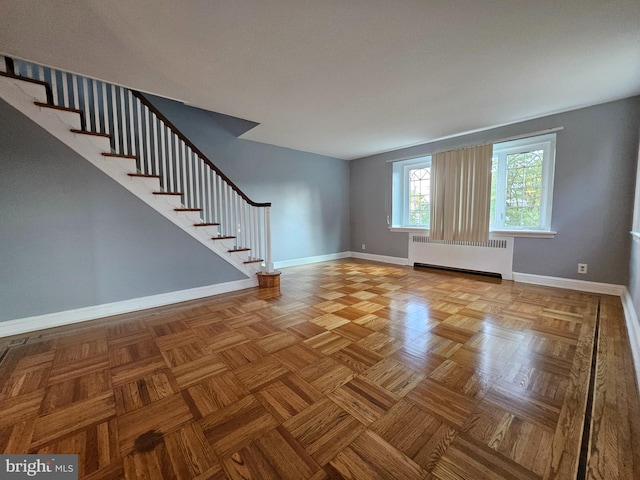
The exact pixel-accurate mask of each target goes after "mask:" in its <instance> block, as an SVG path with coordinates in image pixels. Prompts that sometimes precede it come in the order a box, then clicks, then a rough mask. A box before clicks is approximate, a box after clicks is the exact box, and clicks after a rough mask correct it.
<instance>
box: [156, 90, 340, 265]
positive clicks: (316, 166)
mask: <svg viewBox="0 0 640 480" xmlns="http://www.w3.org/2000/svg"><path fill="white" fill-rule="evenodd" d="M147 97H148V98H149V100H150V101H151V102H152V103H153V104H154V105H155V106H156V107H157V108H158V109H159V110H160V111H161V112H162V113H163V114H164V115H165V116H166V117H167V118H168V119H169V120H170V121H171V122H172V123H173V124H174V125H175V126H176V127H178V129H180V130H181V131H182V132H183V133H184V134H185V135H186V136H187V138H189V139H190V140H191V141H192V142H193V143H194V144H195V145H196V146H197V147H198V148H199V149H200V150H201V151H202V152H203V153H204V154H205V155H207V156H208V157H209V159H210V160H211V161H212V162H213V163H214V164H216V166H218V168H220V169H221V170H222V171H223V172H224V173H225V175H227V177H229V178H230V179H231V181H233V182H234V183H235V184H236V185H237V186H238V187H239V188H240V189H242V191H244V192H245V193H246V194H247V195H248V196H249V198H251V199H252V200H253V201H256V202H271V203H272V209H271V220H272V224H271V226H272V249H273V260H274V261H276V262H278V261H284V260H293V259H298V258H305V257H312V256H317V255H325V254H331V253H338V252H344V251H347V250H349V163H348V162H346V161H344V160H339V159H336V158H332V157H326V156H322V155H316V154H313V153H307V152H301V151H298V150H292V149H288V148H282V147H276V146H272V145H266V144H264V143H258V142H253V141H249V140H243V139H240V138H237V137H236V136H235V135H234V133H238V124H237V122H236V120H237V119H233V118H232V117H227V118H226V119H225V118H224V116H223V115H219V114H213V113H211V112H208V111H205V110H201V109H198V108H194V107H189V106H186V105H184V104H182V103H179V102H175V101H172V100H167V99H164V98H160V97H155V96H152V95H147ZM239 131H242V129H240V130H239Z"/></svg>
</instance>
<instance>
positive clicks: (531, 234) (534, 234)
mask: <svg viewBox="0 0 640 480" xmlns="http://www.w3.org/2000/svg"><path fill="white" fill-rule="evenodd" d="M389 231H390V232H405V233H417V234H423V235H428V234H429V229H428V228H418V227H389ZM631 233H632V234H635V235H637V236H638V238H639V239H640V232H631ZM489 236H495V237H528V238H554V237H555V236H556V232H552V231H541V230H491V231H490V232H489Z"/></svg>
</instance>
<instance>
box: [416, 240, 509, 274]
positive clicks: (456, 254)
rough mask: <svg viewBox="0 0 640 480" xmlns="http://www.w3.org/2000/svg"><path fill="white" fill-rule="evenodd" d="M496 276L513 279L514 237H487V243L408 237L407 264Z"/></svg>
mask: <svg viewBox="0 0 640 480" xmlns="http://www.w3.org/2000/svg"><path fill="white" fill-rule="evenodd" d="M416 263H421V264H425V265H433V266H438V267H446V268H453V269H459V270H469V271H475V272H487V273H497V274H500V275H501V276H502V278H503V279H505V280H511V279H512V278H513V271H512V270H513V237H500V238H490V239H489V240H488V241H487V242H458V241H452V240H432V239H431V238H429V236H427V235H413V234H410V235H409V265H414V264H416Z"/></svg>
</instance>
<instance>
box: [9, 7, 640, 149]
mask: <svg viewBox="0 0 640 480" xmlns="http://www.w3.org/2000/svg"><path fill="white" fill-rule="evenodd" d="M0 52H4V53H6V54H8V55H14V56H16V57H19V58H25V59H29V60H32V61H35V62H39V63H43V64H46V65H51V66H56V67H59V68H63V69H66V70H69V71H73V72H77V73H82V74H85V75H88V76H92V77H95V78H99V79H103V80H107V81H111V82H114V83H118V84H122V85H126V86H129V87H132V88H136V89H139V90H143V91H147V92H151V93H156V94H159V95H162V96H166V97H169V98H175V99H179V100H182V101H184V102H186V103H188V104H190V105H194V106H197V107H201V108H205V109H208V110H212V111H215V112H220V113H224V114H227V115H232V116H236V117H240V118H245V119H247V120H252V121H255V122H259V123H260V125H259V126H257V127H256V128H254V129H252V130H250V131H248V132H247V133H245V134H244V135H243V136H242V138H246V139H250V140H255V141H259V142H264V143H269V144H273V145H280V146H285V147H290V148H295V149H298V150H305V151H309V152H316V153H321V154H325V155H331V156H334V157H338V158H344V159H353V158H359V157H362V156H367V155H371V154H375V153H379V152H383V151H389V150H393V149H396V148H400V147H405V146H410V145H416V144H419V143H424V142H427V141H430V140H434V139H437V138H442V137H446V136H451V135H456V134H460V133H463V132H468V131H473V130H478V129H485V128H489V127H492V126H497V125H503V124H507V123H513V122H517V121H520V120H524V119H529V118H534V117H539V116H543V115H547V114H550V113H555V112H559V111H565V110H570V109H574V108H578V107H583V106H587V105H593V104H597V103H602V102H607V101H610V100H615V99H619V98H625V97H629V96H632V95H637V94H640V1H638V0H629V1H626V0H610V1H607V0H550V1H547V0H448V1H447V0H441V1H438V0H386V1H385V0H180V1H177V0H173V1H171V0H135V1H131V0H108V1H105V0H84V1H82V2H79V1H78V0H56V1H48V2H43V1H39V0H0Z"/></svg>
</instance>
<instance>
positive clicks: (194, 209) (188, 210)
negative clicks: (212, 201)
mask: <svg viewBox="0 0 640 480" xmlns="http://www.w3.org/2000/svg"><path fill="white" fill-rule="evenodd" d="M173 211H174V212H201V211H202V209H201V208H174V209H173Z"/></svg>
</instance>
